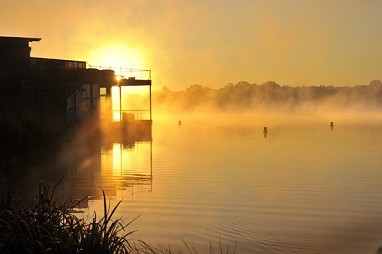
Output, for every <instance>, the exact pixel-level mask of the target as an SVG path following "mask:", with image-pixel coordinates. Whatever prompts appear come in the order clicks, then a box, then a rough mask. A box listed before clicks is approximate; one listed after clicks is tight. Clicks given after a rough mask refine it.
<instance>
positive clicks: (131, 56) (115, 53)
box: [88, 44, 145, 74]
mask: <svg viewBox="0 0 382 254" xmlns="http://www.w3.org/2000/svg"><path fill="white" fill-rule="evenodd" d="M88 61H89V64H90V65H92V66H101V67H102V68H110V69H113V70H114V71H115V72H116V74H120V68H133V69H144V68H145V62H144V58H143V54H142V51H141V50H140V49H136V48H130V47H128V46H127V45H123V44H110V45H106V46H104V47H100V48H98V49H96V50H94V51H93V52H92V53H91V54H90V56H89V57H88Z"/></svg>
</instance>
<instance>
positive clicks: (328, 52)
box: [0, 0, 382, 90]
mask: <svg viewBox="0 0 382 254" xmlns="http://www.w3.org/2000/svg"><path fill="white" fill-rule="evenodd" d="M0 15H1V22H0V35H1V36H20V37H38V38H42V40H41V41H40V42H34V43H32V45H31V46H32V56H36V57H46V58H63V59H73V60H84V61H87V62H88V63H89V64H91V65H104V66H105V65H109V66H117V67H129V68H147V69H151V70H152V79H153V85H154V87H156V88H159V89H161V88H162V87H164V86H166V87H169V88H170V89H174V90H177V89H184V88H186V87H188V86H190V85H192V84H200V85H203V86H209V87H213V88H219V87H223V86H225V85H226V84H227V83H236V82H239V81H242V80H244V81H248V82H250V83H257V84H261V83H263V82H266V81H269V80H274V81H276V82H277V83H279V84H281V85H292V86H301V85H335V86H340V85H349V86H353V85H359V84H368V83H369V82H370V81H371V80H373V79H380V80H381V79H382V0H317V1H314V0H237V1H233V0H231V1H228V0H179V1H175V0H151V1H150V0H111V1H98V0H94V1H91V0H66V1H62V0H36V1H30V0H1V8H0Z"/></svg>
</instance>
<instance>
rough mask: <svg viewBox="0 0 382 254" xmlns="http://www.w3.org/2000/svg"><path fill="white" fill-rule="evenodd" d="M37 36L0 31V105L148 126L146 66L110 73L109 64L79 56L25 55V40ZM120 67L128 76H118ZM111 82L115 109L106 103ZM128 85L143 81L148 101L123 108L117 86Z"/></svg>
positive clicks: (31, 40) (27, 51) (27, 48)
mask: <svg viewBox="0 0 382 254" xmlns="http://www.w3.org/2000/svg"><path fill="white" fill-rule="evenodd" d="M40 40H41V38H25V37H4V36H0V106H1V107H4V106H7V107H18V106H20V105H22V106H25V105H26V106H28V107H32V108H36V109H49V112H51V113H52V114H58V115H60V116H66V117H67V118H68V119H72V120H86V119H102V120H103V121H105V122H114V123H115V122H118V123H119V126H123V127H124V128H125V127H127V126H128V125H134V124H140V125H141V126H142V125H143V126H150V129H151V122H152V114H151V71H150V70H133V69H125V70H124V69H120V71H121V73H119V75H116V72H115V70H113V69H110V68H109V69H105V68H102V67H99V68H92V67H91V66H90V65H89V64H88V63H87V62H85V61H75V60H64V59H49V58H38V57H31V56H30V52H31V47H30V45H29V44H30V43H35V42H39V41H40ZM124 72H125V73H127V74H128V75H129V76H127V78H126V77H123V76H122V78H120V77H121V76H120V75H121V74H122V75H123V73H124ZM113 86H114V87H118V89H119V109H117V110H116V109H115V108H113V105H112V87H113ZM129 86H147V87H148V97H149V100H148V101H149V103H148V104H149V105H145V108H144V109H131V108H123V103H122V100H123V98H122V93H123V91H122V88H123V87H129ZM115 111H117V114H118V115H119V117H117V118H115V117H114V118H113V113H114V115H115V113H116V112H115ZM142 112H145V113H146V114H144V116H142V115H143V114H142Z"/></svg>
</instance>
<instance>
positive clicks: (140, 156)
mask: <svg viewBox="0 0 382 254" xmlns="http://www.w3.org/2000/svg"><path fill="white" fill-rule="evenodd" d="M94 143H97V144H96V145H95V144H94ZM66 156H67V158H66V160H67V164H66V165H67V174H68V180H67V181H66V182H67V183H68V184H65V186H66V191H65V196H68V195H70V196H71V197H73V198H77V199H81V198H83V197H89V198H88V199H87V200H85V202H83V203H82V208H86V207H87V206H88V201H89V199H90V200H91V199H102V198H103V197H102V190H103V191H104V192H105V194H106V196H108V197H119V196H120V195H121V193H122V192H123V195H124V196H123V197H124V198H126V195H127V196H131V197H133V196H134V195H136V194H137V193H143V192H144V193H149V192H152V190H153V172H152V139H151V135H150V137H148V138H147V137H146V138H141V139H136V138H131V137H130V138H126V137H125V138H124V139H114V140H113V139H108V140H107V141H106V140H102V141H95V142H92V144H89V143H87V145H84V143H83V142H80V144H79V145H75V144H72V145H70V146H69V147H68V149H67V154H66Z"/></svg>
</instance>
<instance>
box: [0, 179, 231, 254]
mask: <svg viewBox="0 0 382 254" xmlns="http://www.w3.org/2000/svg"><path fill="white" fill-rule="evenodd" d="M61 180H62V179H61ZM58 184H59V183H58ZM58 184H56V185H55V186H54V187H53V189H52V190H50V187H49V186H46V185H44V184H43V183H41V182H40V185H39V196H38V199H37V200H35V201H34V202H33V203H32V205H31V207H25V206H24V204H23V203H22V202H21V200H20V198H19V197H17V196H16V195H14V194H12V193H11V192H10V191H6V188H5V187H4V181H3V180H1V179H0V253H133V254H141V253H143V254H157V253H158V254H172V253H180V252H179V251H173V250H171V248H170V247H164V246H163V245H161V244H158V245H157V246H152V245H149V244H147V243H146V242H144V241H142V240H138V239H134V238H133V237H132V234H133V233H134V231H130V230H129V229H128V227H129V226H130V224H131V223H132V222H133V221H134V220H136V219H137V218H138V217H137V218H134V219H132V220H130V221H128V222H127V223H123V220H122V219H121V218H120V219H112V217H113V215H114V213H115V211H116V210H117V208H118V206H119V205H120V203H121V201H120V202H119V203H118V204H117V205H116V206H115V207H113V208H112V209H110V207H108V206H107V200H106V196H105V193H104V191H103V190H102V194H103V204H104V207H103V208H104V211H103V216H102V217H101V218H100V219H97V214H96V213H93V218H92V219H91V221H90V222H87V221H86V220H84V219H81V218H78V217H77V216H75V215H74V214H73V210H74V209H75V207H77V206H78V204H80V203H81V202H82V201H83V200H85V198H84V199H83V200H72V199H68V200H66V201H65V202H63V204H61V203H59V202H57V201H55V200H54V192H55V189H56V187H57V186H58ZM184 244H185V246H186V247H187V251H188V252H189V253H198V252H197V251H196V250H195V249H194V248H192V247H189V246H188V245H187V243H186V242H184ZM218 249H219V250H218V252H217V253H227V254H228V253H235V252H236V246H235V248H234V249H233V250H230V249H229V246H227V247H226V248H224V247H223V246H222V244H221V241H220V246H219V248H218ZM209 252H210V253H215V252H214V248H213V247H212V246H210V250H209Z"/></svg>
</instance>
